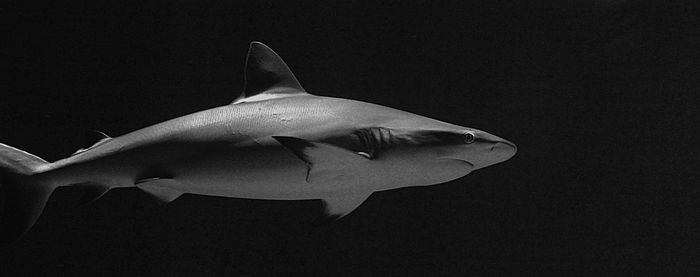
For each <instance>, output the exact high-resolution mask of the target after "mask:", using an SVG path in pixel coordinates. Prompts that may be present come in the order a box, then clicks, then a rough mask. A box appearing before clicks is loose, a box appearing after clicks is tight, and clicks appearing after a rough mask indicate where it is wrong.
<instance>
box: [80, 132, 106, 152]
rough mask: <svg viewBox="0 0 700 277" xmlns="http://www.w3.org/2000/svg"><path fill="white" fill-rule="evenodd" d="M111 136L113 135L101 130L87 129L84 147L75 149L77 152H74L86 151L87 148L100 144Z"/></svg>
mask: <svg viewBox="0 0 700 277" xmlns="http://www.w3.org/2000/svg"><path fill="white" fill-rule="evenodd" d="M111 138H112V137H110V136H108V135H107V134H105V133H103V132H100V131H97V130H89V131H86V132H85V134H84V141H83V148H80V149H78V150H77V151H75V153H73V155H76V154H80V153H82V152H85V150H88V149H90V148H92V147H95V146H97V145H100V144H102V143H104V142H105V141H108V140H110V139H111Z"/></svg>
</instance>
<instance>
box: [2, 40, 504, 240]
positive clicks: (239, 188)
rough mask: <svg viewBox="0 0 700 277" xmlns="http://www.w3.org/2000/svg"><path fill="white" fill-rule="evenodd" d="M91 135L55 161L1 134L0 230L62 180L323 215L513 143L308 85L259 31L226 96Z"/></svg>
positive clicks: (498, 158)
mask: <svg viewBox="0 0 700 277" xmlns="http://www.w3.org/2000/svg"><path fill="white" fill-rule="evenodd" d="M94 140H95V141H96V142H95V143H94V145H92V146H90V147H87V148H85V149H80V150H78V151H77V152H76V153H75V154H73V155H72V156H70V157H68V158H65V159H62V160H58V161H55V162H53V163H49V162H47V161H45V160H43V159H41V158H39V157H37V156H35V155H32V154H29V153H27V152H24V151H22V150H19V149H16V148H13V147H10V146H7V145H4V144H0V185H2V188H3V189H4V190H5V195H6V197H5V201H4V209H3V217H2V221H1V222H2V232H3V234H2V238H1V239H2V240H3V241H12V240H14V239H16V238H17V237H19V236H20V235H21V234H23V233H25V232H26V231H27V230H28V229H29V228H31V226H32V225H33V224H34V222H35V221H36V220H37V219H38V217H39V216H40V214H41V212H42V210H43V208H44V206H45V204H46V202H47V200H48V198H49V197H50V195H51V193H52V192H53V191H54V190H55V189H56V188H58V187H61V186H79V187H83V188H84V189H85V190H86V191H87V193H86V199H85V201H91V200H95V199H97V198H99V197H100V196H102V195H103V194H104V193H106V192H108V191H109V190H110V189H113V188H124V187H137V188H139V189H141V190H143V191H144V192H146V193H149V194H151V195H153V196H154V197H155V198H157V199H159V200H160V201H163V202H171V201H173V200H175V199H177V198H178V197H179V196H180V195H182V194H184V193H191V194H199V195H212V196H224V197H236V198H252V199H276V200H301V199H322V200H323V202H324V204H325V211H326V214H327V215H329V216H331V217H335V218H340V217H342V216H345V215H347V214H348V213H350V212H351V211H353V210H354V209H355V208H357V207H358V206H359V205H360V204H362V202H363V201H364V200H365V199H367V198H368V197H369V196H370V194H372V193H373V192H375V191H383V190H390V189H396V188H401V187H408V186H426V185H433V184H440V183H444V182H447V181H450V180H453V179H456V178H460V177H462V176H464V175H467V174H469V173H470V172H471V171H473V170H476V169H480V168H484V167H487V166H489V165H492V164H496V163H499V162H503V161H505V160H508V159H509V158H511V157H512V156H513V155H514V154H515V153H516V147H515V145H514V144H513V143H512V142H509V141H507V140H505V139H502V138H499V137H497V136H494V135H491V134H489V133H487V132H484V131H480V130H477V129H473V128H468V127H462V126H458V125H454V124H450V123H445V122H441V121H438V120H435V119H431V118H427V117H424V116H420V115H416V114H412V113H409V112H405V111H400V110H397V109H393V108H388V107H384V106H380V105H375V104H370V103H365V102H360V101H355V100H349V99H341V98H331V97H322V96H317V95H313V94H310V93H308V92H306V90H304V88H303V87H302V86H301V85H300V84H299V82H298V81H297V78H296V77H295V76H294V74H293V73H292V72H291V70H290V69H289V67H288V66H287V65H286V64H285V63H284V61H282V59H281V58H280V57H279V56H278V55H277V54H276V53H275V52H274V51H272V50H271V49H270V48H268V47H267V46H265V45H263V44H262V43H259V42H252V43H251V45H250V49H249V51H248V56H247V59H246V67H245V87H244V89H243V93H242V94H241V96H240V97H239V98H238V99H236V100H235V101H234V102H233V103H231V104H228V105H225V106H221V107H217V108H213V109H209V110H205V111H201V112H197V113H193V114H190V115H185V116H182V117H179V118H175V119H172V120H169V121H165V122H163V123H159V124H156V125H153V126H150V127H146V128H143V129H141V130H137V131H134V132H131V133H128V134H125V135H122V136H119V137H114V138H112V137H109V136H107V135H105V134H103V133H97V134H96V136H95V139H94Z"/></svg>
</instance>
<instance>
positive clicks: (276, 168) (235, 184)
mask: <svg viewBox="0 0 700 277" xmlns="http://www.w3.org/2000/svg"><path fill="white" fill-rule="evenodd" d="M212 151H217V152H218V153H217V154H215V155H212V154H206V155H201V156H200V155H199V154H197V155H195V156H196V157H193V158H192V159H187V162H185V163H175V164H172V165H170V166H168V168H169V169H172V171H173V172H174V177H173V179H174V181H175V182H174V184H173V189H176V190H179V191H181V192H183V193H192V194H200V195H209V196H223V197H235V198H253V199H271V200H298V199H314V198H320V197H321V196H322V194H323V193H322V191H321V190H319V189H318V188H315V187H314V186H313V185H311V184H309V183H307V182H306V176H307V172H308V167H307V166H306V164H305V163H303V162H302V161H300V160H299V159H298V158H297V157H295V156H294V155H293V154H292V153H290V152H289V151H288V150H287V149H285V148H283V147H281V146H267V147H245V148H229V149H216V150H212Z"/></svg>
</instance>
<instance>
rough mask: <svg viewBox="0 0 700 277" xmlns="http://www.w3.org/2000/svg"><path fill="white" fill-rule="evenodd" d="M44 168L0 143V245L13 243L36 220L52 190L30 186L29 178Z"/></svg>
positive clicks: (42, 163) (38, 161)
mask: <svg viewBox="0 0 700 277" xmlns="http://www.w3.org/2000/svg"><path fill="white" fill-rule="evenodd" d="M48 165H49V163H48V162H46V161H45V160H43V159H41V158H39V157H37V156H34V155H32V154H29V153H27V152H24V151H22V150H19V149H16V148H14V147H11V146H7V145H5V144H2V143H0V187H2V189H3V190H4V191H5V200H4V207H3V208H2V216H0V245H5V244H8V243H10V242H12V241H14V240H16V239H17V238H19V237H20V236H21V235H22V234H24V233H25V232H27V230H29V228H31V227H32V225H34V223H35V222H36V221H37V219H39V216H40V215H41V212H42V211H43V210H44V206H45V205H46V202H47V201H48V200H49V197H50V196H51V193H52V192H53V190H54V189H55V187H54V186H52V185H47V184H41V183H37V182H33V181H32V178H31V177H30V176H31V175H33V174H35V173H38V172H41V171H42V169H44V168H46V167H47V166H48Z"/></svg>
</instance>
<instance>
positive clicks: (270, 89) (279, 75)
mask: <svg viewBox="0 0 700 277" xmlns="http://www.w3.org/2000/svg"><path fill="white" fill-rule="evenodd" d="M263 93H264V94H271V95H268V96H267V97H260V98H262V99H268V98H276V97H280V96H285V95H293V94H305V93H306V91H305V90H304V88H303V87H302V86H301V85H300V84H299V81H297V78H296V77H294V73H292V71H291V70H290V69H289V67H288V66H287V64H285V63H284V61H283V60H282V58H280V56H279V55H277V53H275V51H272V49H270V47H267V46H266V45H265V44H262V43H260V42H257V41H253V42H251V43H250V48H249V49H248V57H247V58H246V65H245V88H244V89H243V93H241V96H240V97H238V99H236V101H234V104H235V103H239V102H242V101H243V99H245V98H250V97H253V96H256V95H259V94H263Z"/></svg>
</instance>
